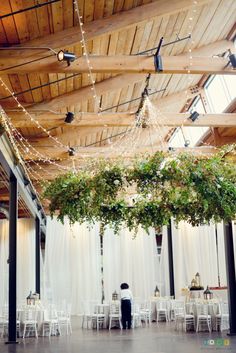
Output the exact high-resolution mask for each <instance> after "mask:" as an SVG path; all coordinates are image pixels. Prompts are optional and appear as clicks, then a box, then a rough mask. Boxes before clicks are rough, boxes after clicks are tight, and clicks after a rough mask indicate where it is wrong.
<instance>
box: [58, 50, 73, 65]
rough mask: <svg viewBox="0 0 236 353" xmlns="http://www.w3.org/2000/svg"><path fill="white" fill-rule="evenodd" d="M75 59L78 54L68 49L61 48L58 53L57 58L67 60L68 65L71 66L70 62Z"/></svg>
mask: <svg viewBox="0 0 236 353" xmlns="http://www.w3.org/2000/svg"><path fill="white" fill-rule="evenodd" d="M75 59H76V55H75V54H74V53H69V52H68V51H67V50H60V51H59V52H58V53H57V60H58V61H66V62H67V65H68V66H70V64H71V63H72V62H73V61H75Z"/></svg>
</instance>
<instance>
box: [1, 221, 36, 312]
mask: <svg viewBox="0 0 236 353" xmlns="http://www.w3.org/2000/svg"><path fill="white" fill-rule="evenodd" d="M8 257H9V222H8V220H1V221H0V278H1V285H0V306H3V305H5V304H7V303H8V275H9V266H8V264H7V259H8ZM30 291H32V292H34V291H35V226H34V220H33V219H18V220H17V303H18V305H20V304H21V303H22V302H24V303H25V301H26V297H27V295H28V294H29V292H30Z"/></svg>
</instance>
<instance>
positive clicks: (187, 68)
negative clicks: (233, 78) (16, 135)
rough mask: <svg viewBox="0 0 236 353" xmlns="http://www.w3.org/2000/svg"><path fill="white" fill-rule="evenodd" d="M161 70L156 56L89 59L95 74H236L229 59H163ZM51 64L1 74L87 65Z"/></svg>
mask: <svg viewBox="0 0 236 353" xmlns="http://www.w3.org/2000/svg"><path fill="white" fill-rule="evenodd" d="M161 59H162V66H161V67H160V70H159V69H158V70H157V69H156V68H155V64H154V61H155V57H154V56H148V55H117V56H99V55H96V56H89V61H90V64H91V66H92V68H93V72H94V73H112V74H117V73H141V74H142V73H152V74H186V75H187V74H189V73H190V72H191V75H195V74H196V75H199V74H209V75H211V74H214V75H216V74H218V75H226V74H228V75H235V74H236V70H234V69H233V68H232V66H230V65H228V66H227V64H228V62H229V59H228V58H220V57H213V58H211V57H195V56H192V59H189V55H185V56H162V57H161ZM50 61H51V63H45V64H44V62H43V60H41V61H40V62H36V63H35V62H34V63H30V64H26V65H23V66H20V67H15V68H14V67H13V68H10V69H6V70H5V71H4V73H6V74H13V73H63V74H69V73H87V72H88V64H87V60H86V58H85V57H80V58H78V59H77V60H75V61H74V62H73V63H71V65H69V66H68V65H67V63H66V62H59V61H56V60H55V58H51V59H50Z"/></svg>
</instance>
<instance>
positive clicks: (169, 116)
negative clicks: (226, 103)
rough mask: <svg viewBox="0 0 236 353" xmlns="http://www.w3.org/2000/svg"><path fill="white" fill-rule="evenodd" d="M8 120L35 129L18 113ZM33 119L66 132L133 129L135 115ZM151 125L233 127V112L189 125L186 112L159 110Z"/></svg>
mask: <svg viewBox="0 0 236 353" xmlns="http://www.w3.org/2000/svg"><path fill="white" fill-rule="evenodd" d="M8 115H10V117H11V121H12V123H13V125H14V126H15V127H16V128H17V129H19V128H21V129H22V128H34V127H35V123H34V122H33V121H32V120H30V119H28V120H27V119H26V118H25V115H22V114H20V113H18V112H12V113H11V114H9V113H8ZM33 117H34V118H35V119H37V121H38V122H39V123H40V125H42V126H43V127H44V128H46V129H50V128H53V127H56V126H57V127H66V128H68V129H74V128H75V127H78V128H84V127H91V128H93V127H101V128H104V126H105V127H112V126H116V127H119V126H126V127H129V126H134V125H135V121H136V117H135V113H103V114H102V115H101V116H98V115H97V114H95V113H81V114H78V115H75V120H74V121H73V122H72V123H71V124H67V123H65V122H64V119H65V115H64V114H58V115H55V114H52V113H49V114H42V115H39V116H37V115H36V114H33ZM149 124H150V125H151V126H160V125H161V126H169V127H177V126H198V127H199V126H204V127H236V113H233V114H232V113H221V114H200V115H199V117H198V118H197V119H196V120H195V121H194V122H192V120H191V119H189V114H188V113H170V112H165V111H162V112H161V113H158V112H157V116H156V117H155V120H153V121H150V122H149Z"/></svg>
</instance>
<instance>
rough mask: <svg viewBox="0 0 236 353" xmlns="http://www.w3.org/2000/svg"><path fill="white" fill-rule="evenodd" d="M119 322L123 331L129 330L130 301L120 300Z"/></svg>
mask: <svg viewBox="0 0 236 353" xmlns="http://www.w3.org/2000/svg"><path fill="white" fill-rule="evenodd" d="M121 321H122V326H123V329H126V327H128V329H130V328H131V301H130V300H127V299H126V300H121Z"/></svg>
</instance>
